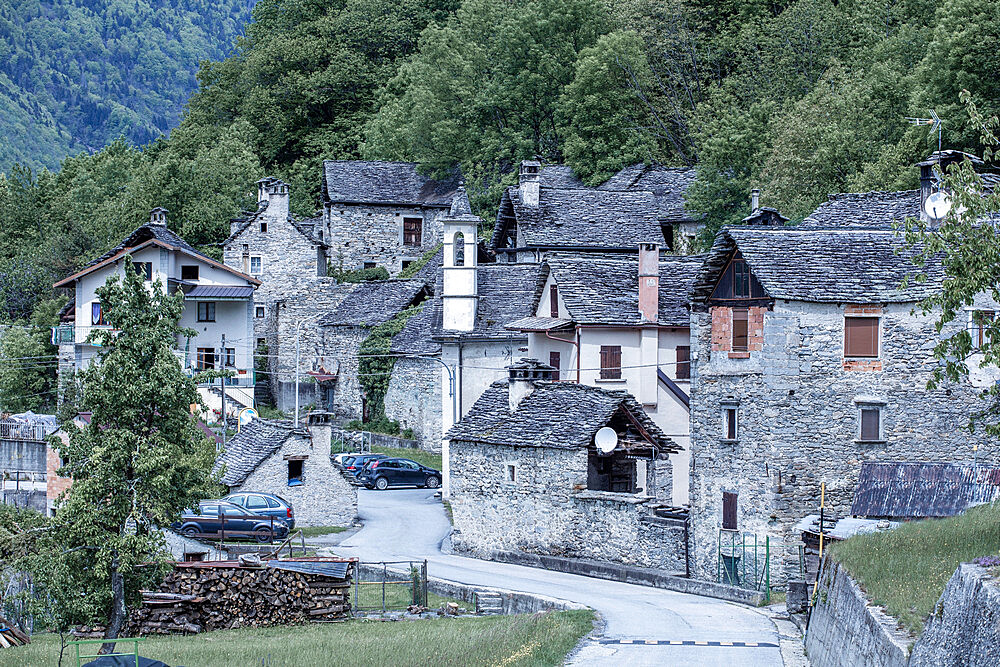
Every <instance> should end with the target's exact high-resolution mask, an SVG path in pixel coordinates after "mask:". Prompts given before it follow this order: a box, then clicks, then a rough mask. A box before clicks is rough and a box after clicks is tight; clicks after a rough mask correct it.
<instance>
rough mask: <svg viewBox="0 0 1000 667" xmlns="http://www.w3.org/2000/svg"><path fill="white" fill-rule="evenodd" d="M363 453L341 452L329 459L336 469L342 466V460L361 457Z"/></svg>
mask: <svg viewBox="0 0 1000 667" xmlns="http://www.w3.org/2000/svg"><path fill="white" fill-rule="evenodd" d="M362 454H364V452H341V453H339V454H334V455H333V456H332V457H331V458H332V459H333V465H335V466H337V467H338V468H342V467H343V466H344V459H346V458H349V457H354V456H361V455H362Z"/></svg>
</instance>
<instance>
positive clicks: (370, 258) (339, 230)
mask: <svg viewBox="0 0 1000 667" xmlns="http://www.w3.org/2000/svg"><path fill="white" fill-rule="evenodd" d="M447 212H448V209H447V208H416V207H398V206H372V205H354V204H327V205H326V208H325V211H324V215H323V221H324V227H325V229H326V236H325V238H326V239H327V242H328V243H329V246H330V249H329V255H330V263H331V264H332V265H333V266H334V267H335V268H343V269H344V270H353V269H360V268H363V267H364V265H365V263H366V262H372V263H374V264H375V265H376V266H382V267H385V269H386V270H387V271H389V274H390V275H392V276H395V275H396V274H397V273H399V272H400V271H401V270H402V262H403V261H414V260H417V259H420V257H421V256H422V255H423V254H424V253H425V252H427V251H428V250H430V249H431V248H433V247H434V246H435V245H437V244H438V243H439V242H440V241H441V236H442V229H443V225H442V223H441V217H442V216H443V215H445V214H446V213H447ZM404 217H407V218H410V217H413V218H422V219H423V234H422V242H421V244H420V245H419V246H406V245H403V218H404Z"/></svg>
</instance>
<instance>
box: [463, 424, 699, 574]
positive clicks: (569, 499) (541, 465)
mask: <svg viewBox="0 0 1000 667" xmlns="http://www.w3.org/2000/svg"><path fill="white" fill-rule="evenodd" d="M449 454H450V462H451V470H452V477H451V506H452V511H453V513H454V521H455V529H456V530H455V532H454V533H452V544H453V546H454V548H455V550H456V551H460V552H463V553H469V554H472V555H476V556H479V557H487V558H488V557H490V555H491V554H492V553H493V552H495V551H497V550H499V551H524V552H528V553H534V554H545V555H552V556H563V557H569V558H583V559H588V560H597V561H604V562H609V563H622V564H625V565H633V566H636V567H649V568H657V569H661V570H665V571H668V572H683V570H684V540H683V535H684V531H683V526H682V525H681V524H675V523H672V522H666V521H664V520H662V519H658V518H655V517H653V516H651V512H650V511H649V510H647V509H646V507H645V505H646V503H647V502H648V501H649V500H651V499H648V498H641V497H637V496H633V495H630V494H625V493H608V492H598V491H587V490H586V484H587V451H586V450H582V449H573V450H561V449H550V448H528V447H510V446H500V445H486V444H481V443H468V442H458V441H452V442H451V443H450V446H449ZM509 463H514V464H515V465H516V471H517V472H516V481H515V482H508V481H506V480H507V465H508V464H509Z"/></svg>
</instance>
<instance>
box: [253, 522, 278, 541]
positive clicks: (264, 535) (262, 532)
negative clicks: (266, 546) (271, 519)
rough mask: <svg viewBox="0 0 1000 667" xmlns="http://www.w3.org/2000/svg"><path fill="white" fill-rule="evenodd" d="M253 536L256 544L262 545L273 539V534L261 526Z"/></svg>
mask: <svg viewBox="0 0 1000 667" xmlns="http://www.w3.org/2000/svg"><path fill="white" fill-rule="evenodd" d="M253 536H254V539H256V540H257V541H258V542H261V543H264V542H270V541H271V540H272V539H273V538H274V533H273V532H271V529H270V528H265V527H264V526H261V527H260V528H258V529H257V530H255V531H254V532H253Z"/></svg>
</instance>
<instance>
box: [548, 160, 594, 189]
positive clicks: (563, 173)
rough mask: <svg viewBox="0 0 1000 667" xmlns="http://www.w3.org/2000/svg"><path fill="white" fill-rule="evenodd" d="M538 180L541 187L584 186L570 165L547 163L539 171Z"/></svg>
mask: <svg viewBox="0 0 1000 667" xmlns="http://www.w3.org/2000/svg"><path fill="white" fill-rule="evenodd" d="M539 182H540V184H541V186H542V187H543V188H564V189H565V188H585V187H587V186H586V185H584V184H583V181H581V180H580V179H579V178H577V175H576V174H575V173H573V168H572V167H567V166H566V165H562V164H547V165H545V166H543V167H542V169H541V171H540V172H539Z"/></svg>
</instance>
